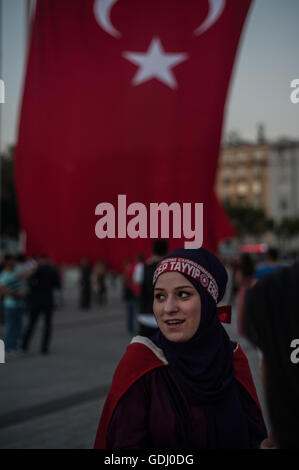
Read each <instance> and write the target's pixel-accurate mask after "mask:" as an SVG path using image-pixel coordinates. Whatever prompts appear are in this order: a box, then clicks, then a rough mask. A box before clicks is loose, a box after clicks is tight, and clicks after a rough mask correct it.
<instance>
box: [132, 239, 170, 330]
mask: <svg viewBox="0 0 299 470" xmlns="http://www.w3.org/2000/svg"><path fill="white" fill-rule="evenodd" d="M167 252H168V241H167V240H164V239H157V240H155V241H154V243H153V245H152V255H151V257H150V258H149V259H148V260H147V261H146V263H145V265H144V271H143V281H142V286H141V291H140V314H139V315H138V323H139V334H140V335H141V336H147V337H149V338H150V337H151V336H152V335H153V334H154V333H155V332H156V331H157V322H156V319H155V315H154V312H153V301H154V292H153V275H154V272H155V269H156V266H157V264H158V262H159V261H160V260H161V259H162V258H163V257H164V256H166V255H167Z"/></svg>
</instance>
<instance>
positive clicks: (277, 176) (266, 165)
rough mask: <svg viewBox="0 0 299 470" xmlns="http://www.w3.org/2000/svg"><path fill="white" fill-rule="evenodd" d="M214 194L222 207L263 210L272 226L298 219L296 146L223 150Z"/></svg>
mask: <svg viewBox="0 0 299 470" xmlns="http://www.w3.org/2000/svg"><path fill="white" fill-rule="evenodd" d="M216 193H217V195H218V197H219V199H220V201H221V202H222V203H225V202H230V203H231V204H243V205H245V206H251V207H255V208H262V209H264V211H265V214H266V215H267V216H268V217H271V218H272V219H273V220H274V221H275V222H280V221H281V220H282V219H283V218H285V217H299V142H296V141H290V140H286V139H284V140H280V141H278V142H276V143H269V142H263V143H256V144H249V143H239V144H233V145H232V144H231V145H225V146H223V148H222V149H221V153H220V158H219V165H218V172H217V177H216Z"/></svg>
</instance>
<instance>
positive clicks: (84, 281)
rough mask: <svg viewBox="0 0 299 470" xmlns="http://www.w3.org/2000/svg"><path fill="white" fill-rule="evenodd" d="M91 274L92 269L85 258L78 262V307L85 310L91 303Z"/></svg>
mask: <svg viewBox="0 0 299 470" xmlns="http://www.w3.org/2000/svg"><path fill="white" fill-rule="evenodd" d="M91 274H92V269H91V265H90V262H89V261H88V259H87V258H82V259H81V262H80V279H79V282H80V308H81V309H82V310H87V309H89V308H90V304H91Z"/></svg>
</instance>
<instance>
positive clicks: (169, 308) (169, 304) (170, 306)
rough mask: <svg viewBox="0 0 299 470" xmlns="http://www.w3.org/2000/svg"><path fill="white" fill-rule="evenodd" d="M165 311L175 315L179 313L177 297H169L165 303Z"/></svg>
mask: <svg viewBox="0 0 299 470" xmlns="http://www.w3.org/2000/svg"><path fill="white" fill-rule="evenodd" d="M164 311H165V313H175V312H177V311H178V302H177V299H176V297H175V296H173V295H168V297H167V299H166V301H165V303H164Z"/></svg>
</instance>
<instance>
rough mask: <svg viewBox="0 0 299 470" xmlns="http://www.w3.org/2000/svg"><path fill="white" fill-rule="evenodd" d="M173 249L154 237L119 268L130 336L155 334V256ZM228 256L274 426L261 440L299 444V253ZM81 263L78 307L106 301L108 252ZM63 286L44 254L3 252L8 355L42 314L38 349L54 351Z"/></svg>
mask: <svg viewBox="0 0 299 470" xmlns="http://www.w3.org/2000/svg"><path fill="white" fill-rule="evenodd" d="M168 251H169V248H168V242H167V241H166V240H160V239H159V240H155V241H154V242H153V245H152V253H151V255H150V256H149V257H148V258H146V256H145V255H144V254H142V253H138V254H137V255H136V257H135V258H134V259H131V260H130V259H125V260H124V262H123V268H122V271H121V273H118V274H121V278H120V279H121V281H122V300H123V301H124V304H125V306H126V310H125V320H126V321H125V323H126V329H127V332H128V334H129V335H130V336H133V335H134V334H138V335H140V336H145V337H148V338H150V337H152V335H153V334H154V333H155V332H156V331H157V322H156V319H155V316H154V313H153V288H152V279H153V273H154V271H155V269H156V267H157V264H158V263H159V261H160V260H161V259H162V258H163V257H164V256H165V255H167V254H168ZM222 260H223V262H224V263H225V265H226V268H227V271H228V278H229V282H228V289H227V292H226V294H225V295H224V297H225V303H235V307H236V313H237V328H238V333H239V335H240V336H244V337H246V338H247V339H249V340H250V341H251V342H252V343H253V345H254V346H255V347H257V348H258V349H259V351H260V355H261V357H262V358H263V361H262V367H261V373H262V382H263V383H264V386H265V390H266V398H267V400H268V406H269V414H270V419H271V422H272V424H273V430H274V436H273V435H272V434H271V435H270V436H268V437H267V439H266V440H265V442H264V443H263V448H276V447H288V446H290V447H296V446H298V442H299V439H298V436H297V434H296V433H297V431H296V429H297V426H298V423H299V416H298V407H297V404H296V403H297V402H296V400H297V398H296V397H297V396H298V394H299V364H298V365H296V366H294V364H291V362H290V357H289V353H290V344H291V340H292V338H298V342H299V316H298V299H297V297H298V292H299V289H298V286H299V262H298V257H297V255H296V253H291V254H290V255H289V256H288V257H281V256H280V253H279V251H278V250H277V249H276V248H272V247H271V248H269V249H268V251H267V253H266V255H265V256H264V257H263V259H262V258H261V257H259V256H258V255H251V254H248V253H242V254H240V255H239V256H238V257H236V258H234V259H232V260H225V259H222ZM78 268H79V303H78V306H79V309H80V310H86V309H90V307H91V306H92V304H93V305H96V308H97V307H98V308H99V310H101V309H104V308H105V305H106V304H107V278H108V275H109V277H110V280H111V286H112V285H113V283H112V281H113V282H114V280H115V278H116V273H115V272H112V271H109V269H108V266H107V263H106V262H105V260H103V259H101V260H98V261H97V262H95V263H93V264H92V263H91V262H89V260H88V259H86V258H84V259H82V260H81V263H80V265H79V267H78ZM61 290H62V275H61V272H60V271H59V269H58V268H57V267H56V266H55V265H54V264H53V263H52V262H51V261H50V259H49V258H48V257H47V256H46V255H40V256H36V257H32V258H27V257H26V256H24V255H19V256H12V255H5V256H4V257H3V261H2V264H1V265H0V298H1V304H0V305H1V310H0V314H1V317H0V320H1V323H2V324H3V325H4V330H3V331H4V337H3V339H4V343H5V350H6V357H7V358H8V357H9V356H11V357H13V356H14V355H18V354H26V352H27V351H28V350H29V348H30V343H31V340H32V337H33V335H34V333H35V330H36V325H37V322H38V319H39V318H40V317H43V329H42V335H41V338H40V352H41V353H42V354H47V353H49V350H50V342H51V335H52V323H53V310H54V308H55V305H57V299H58V298H61V296H62V295H61ZM296 344H297V343H296ZM298 356H299V348H298ZM297 362H299V357H298V361H297ZM282 400H284V401H285V402H286V401H288V402H289V404H290V406H289V410H288V412H287V413H285V417H284V418H283V419H282V415H281V413H278V412H277V409H279V406H282V407H283V406H284V404H283V403H282ZM294 436H295V437H294Z"/></svg>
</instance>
